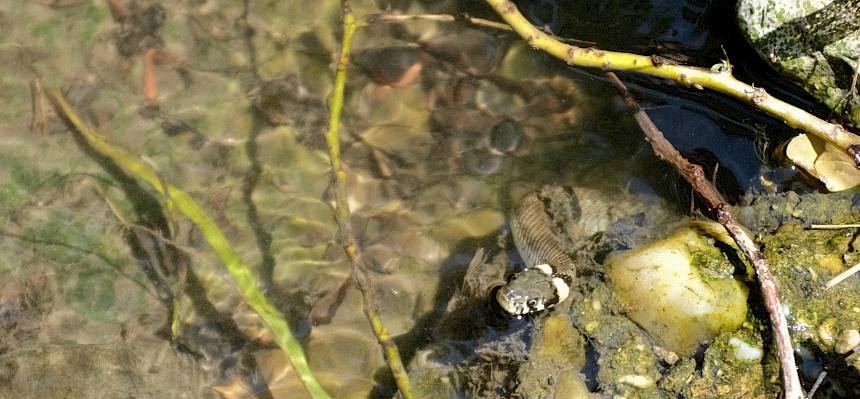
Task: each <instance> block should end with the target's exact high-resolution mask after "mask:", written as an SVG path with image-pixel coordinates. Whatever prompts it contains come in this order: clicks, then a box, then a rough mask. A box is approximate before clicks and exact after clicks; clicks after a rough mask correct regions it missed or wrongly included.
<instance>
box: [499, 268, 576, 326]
mask: <svg viewBox="0 0 860 399" xmlns="http://www.w3.org/2000/svg"><path fill="white" fill-rule="evenodd" d="M540 266H545V265H540ZM540 266H537V267H533V268H529V269H526V270H523V271H522V272H521V273H518V274H515V275H514V276H513V277H512V278H511V281H509V282H508V284H507V285H505V286H503V287H502V288H500V289H499V290H498V291H497V292H496V300H497V301H498V302H499V305H501V307H502V309H504V310H505V311H506V312H508V313H510V314H512V315H524V314H529V313H534V312H539V311H541V310H544V309H547V308H551V307H553V306H555V304H557V303H559V302H561V301H563V300H564V299H565V298H567V295H568V293H569V292H570V287H569V286H568V285H567V283H565V282H564V280H562V279H561V278H559V277H554V276H552V274H550V273H547V271H548V270H547V269H549V268H548V267H540ZM549 270H550V271H551V269H549Z"/></svg>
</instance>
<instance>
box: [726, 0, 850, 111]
mask: <svg viewBox="0 0 860 399" xmlns="http://www.w3.org/2000/svg"><path fill="white" fill-rule="evenodd" d="M858 9H860V1H858V0H835V1H811V2H810V1H801V0H777V1H774V0H742V1H740V2H739V3H738V8H737V10H738V15H737V18H738V23H739V25H740V27H741V31H742V32H743V33H744V35H745V36H746V38H747V40H748V41H749V42H750V43H751V44H752V45H753V47H754V48H755V49H756V51H757V52H758V53H759V55H761V56H762V58H764V59H765V60H766V61H767V62H769V63H770V64H771V66H773V67H774V68H775V69H777V70H778V71H780V72H782V73H783V74H785V75H786V76H788V77H790V78H792V79H794V80H795V81H797V82H798V83H800V84H801V85H802V86H803V87H804V89H806V91H808V92H809V93H811V94H812V95H813V96H815V97H816V98H818V100H820V101H821V102H823V103H825V104H826V105H827V106H828V107H830V108H831V109H834V110H836V111H837V112H840V113H842V114H843V115H845V116H846V119H848V120H849V121H850V123H853V124H854V125H855V126H860V98H858V97H857V96H853V97H852V98H850V101H847V100H848V92H849V91H850V90H851V87H850V85H851V81H852V78H853V76H855V75H856V74H857V72H858V71H860V65H858V59H860V13H858V12H857V10H858Z"/></svg>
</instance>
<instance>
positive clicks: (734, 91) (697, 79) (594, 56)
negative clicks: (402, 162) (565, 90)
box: [486, 0, 860, 169]
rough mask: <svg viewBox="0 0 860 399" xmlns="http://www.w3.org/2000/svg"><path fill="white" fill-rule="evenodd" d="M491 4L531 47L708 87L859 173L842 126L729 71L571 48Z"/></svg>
mask: <svg viewBox="0 0 860 399" xmlns="http://www.w3.org/2000/svg"><path fill="white" fill-rule="evenodd" d="M486 2H487V4H489V5H490V6H491V7H493V9H495V10H496V12H497V13H498V14H499V15H500V16H501V17H502V18H503V19H504V20H505V21H506V22H507V23H508V24H510V25H511V27H513V28H514V31H516V32H517V34H519V35H520V36H521V37H522V38H523V39H525V40H526V41H527V42H528V43H529V44H530V45H531V46H532V47H534V48H537V49H540V50H543V51H544V52H546V53H549V54H550V55H552V56H554V57H556V58H558V59H560V60H562V61H564V62H566V63H568V64H570V65H575V66H581V67H590V68H602V69H605V70H616V71H629V72H638V73H643V74H646V75H651V76H657V77H661V78H666V79H670V80H673V81H675V82H678V83H680V84H682V85H685V86H692V87H695V88H699V89H701V88H708V89H711V90H714V91H718V92H721V93H725V94H728V95H730V96H732V97H735V98H737V99H740V100H742V101H744V102H746V103H748V104H751V105H753V106H755V107H757V108H759V109H761V110H762V111H764V112H767V113H768V114H770V115H772V116H775V117H777V118H779V119H781V120H782V121H783V122H785V123H786V124H788V125H789V126H791V127H793V128H796V129H802V130H804V131H806V132H808V133H809V134H812V135H814V136H817V137H819V138H821V139H822V140H824V141H826V142H828V143H830V144H832V145H833V146H835V147H836V148H838V149H839V150H841V151H843V152H844V153H846V154H848V156H850V157H851V159H852V160H853V162H854V166H855V167H856V168H857V169H860V137H858V136H857V135H854V134H852V133H850V132H849V131H847V130H845V128H843V127H842V126H841V125H837V124H833V123H829V122H827V121H825V120H823V119H820V118H818V117H816V116H815V115H812V114H810V113H809V112H806V111H804V110H802V109H800V108H797V107H795V106H793V105H791V104H788V103H786V102H784V101H782V100H779V99H777V98H776V97H773V96H771V95H770V94H768V93H767V92H766V91H765V90H764V89H762V88H760V87H753V86H750V85H748V84H746V83H744V82H741V81H739V80H737V79H735V78H734V77H733V76H732V73H731V71H730V68H721V70H719V71H712V70H710V69H704V68H697V67H690V66H683V65H674V64H670V63H664V62H661V61H660V59H659V58H656V57H648V56H644V55H636V54H629V53H621V52H616V51H604V50H599V49H595V48H581V47H576V46H571V45H568V44H565V43H562V42H560V41H558V40H556V39H555V38H553V37H551V36H549V35H547V34H546V33H544V32H542V31H540V30H539V29H537V28H536V27H535V26H534V25H532V24H531V23H530V22H529V21H528V20H527V19H526V18H525V17H524V16H523V15H522V14H520V12H519V10H517V6H516V5H514V3H512V2H510V1H507V0H486Z"/></svg>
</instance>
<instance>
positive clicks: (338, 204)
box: [325, 0, 413, 399]
mask: <svg viewBox="0 0 860 399" xmlns="http://www.w3.org/2000/svg"><path fill="white" fill-rule="evenodd" d="M341 5H342V7H343V42H342V43H341V49H340V55H339V56H338V61H337V72H336V74H335V81H334V90H333V91H332V95H331V101H330V111H329V112H330V114H329V126H328V131H327V132H326V133H325V139H326V142H327V143H328V147H329V157H330V160H331V171H332V184H333V186H334V196H335V219H336V220H337V224H338V226H339V228H340V235H341V240H342V245H343V250H344V252H345V253H346V256H347V258H349V261H350V264H351V265H352V268H351V275H352V276H351V277H352V281H353V282H355V285H356V287H357V288H358V289H359V291H361V295H362V298H363V300H364V313H365V315H366V316H367V320H368V321H369V322H370V327H371V329H373V333H374V334H375V335H376V338H377V340H378V341H379V344H380V345H381V346H382V348H383V352H384V354H385V360H386V361H387V362H388V367H389V368H390V369H391V374H392V375H394V381H395V383H396V384H397V388H398V389H399V390H400V395H401V396H402V397H403V398H404V399H411V398H412V397H413V396H412V391H411V389H410V388H409V377H408V375H407V374H406V368H404V367H403V362H402V361H401V360H400V354H399V353H398V351H397V346H396V345H395V344H394V341H393V340H392V339H391V336H390V335H389V334H388V330H387V329H386V328H385V326H384V325H383V324H382V320H381V319H380V317H379V312H378V310H377V308H376V303H375V299H374V297H373V292H374V290H373V286H372V283H373V281H372V280H371V279H370V278H369V277H368V275H367V271H366V269H365V267H364V265H362V264H361V261H360V259H359V256H358V242H357V240H356V239H355V233H354V231H353V228H352V223H351V222H350V218H349V203H348V202H347V193H346V177H347V176H346V171H345V170H344V169H343V164H342V163H341V158H340V137H339V132H340V115H341V112H342V111H343V102H344V101H343V97H344V90H345V87H346V71H347V66H348V65H349V52H350V48H351V45H352V36H353V34H354V33H355V31H356V29H358V28H359V27H360V26H362V25H363V24H364V22H363V21H356V19H355V16H354V15H353V13H352V9H351V8H350V5H349V1H348V0H342V1H341Z"/></svg>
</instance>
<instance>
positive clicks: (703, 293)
mask: <svg viewBox="0 0 860 399" xmlns="http://www.w3.org/2000/svg"><path fill="white" fill-rule="evenodd" d="M711 223H713V222H711ZM714 224H715V223H714ZM708 226H710V227H712V228H715V229H716V228H719V229H722V227H721V226H719V225H717V226H716V227H714V226H713V225H711V224H708ZM717 266H720V268H721V269H725V270H728V273H717V272H714V271H713V270H714V269H715V268H717ZM606 267H607V269H608V275H609V277H610V279H611V280H612V283H613V286H614V287H615V290H616V293H617V294H618V296H620V297H621V298H622V299H623V300H624V301H625V302H626V303H627V304H628V305H629V306H630V311H629V312H628V314H629V315H630V318H631V319H633V320H634V321H636V322H637V323H638V324H639V325H641V326H642V327H643V328H645V329H646V330H647V331H648V332H649V333H650V335H651V337H652V338H653V339H654V340H655V341H657V342H658V343H659V344H660V346H662V347H664V348H666V349H669V350H671V351H673V352H677V353H679V354H684V355H688V354H690V353H693V352H694V351H695V350H696V349H697V348H698V345H699V344H701V343H705V342H708V341H710V340H711V339H712V338H713V337H715V336H716V335H717V334H718V333H720V332H721V331H733V330H734V329H736V328H737V327H738V326H740V324H741V323H742V322H743V321H744V319H745V317H746V313H747V305H746V299H747V290H746V287H744V286H743V285H742V284H741V283H740V282H738V281H736V280H735V279H734V278H733V277H732V273H731V271H732V270H734V266H733V265H732V264H731V263H729V261H728V260H727V258H726V255H725V254H723V253H722V252H721V251H720V250H719V249H717V248H716V247H715V246H714V245H713V238H709V237H708V236H707V235H703V230H699V229H697V228H695V227H694V226H688V227H683V228H680V229H678V230H677V231H676V232H675V233H673V234H672V235H670V236H669V237H667V238H665V239H663V240H660V241H656V242H653V243H651V244H646V245H644V246H641V247H639V248H636V249H633V250H630V251H624V252H621V253H616V254H613V255H611V256H610V257H609V258H608V259H607V261H606Z"/></svg>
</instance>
